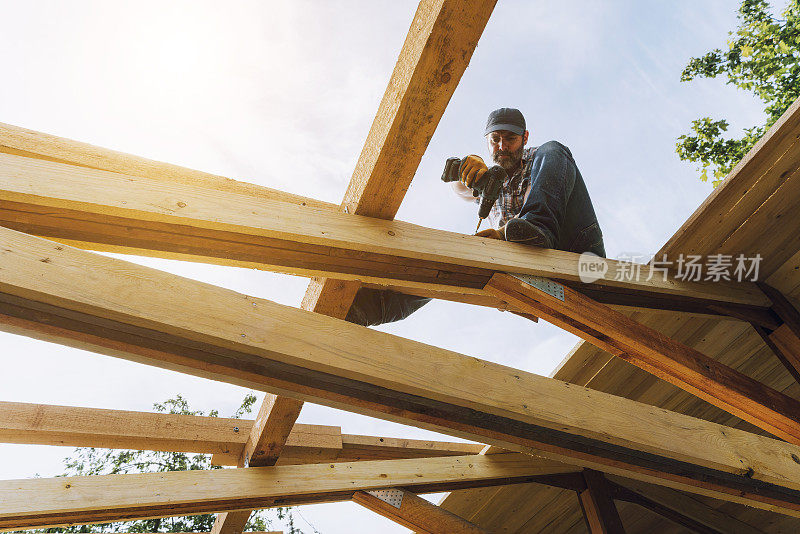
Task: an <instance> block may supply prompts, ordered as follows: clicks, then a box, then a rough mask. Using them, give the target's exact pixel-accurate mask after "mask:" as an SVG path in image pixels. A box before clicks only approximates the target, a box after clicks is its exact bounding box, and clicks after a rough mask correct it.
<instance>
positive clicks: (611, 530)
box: [578, 469, 625, 534]
mask: <svg viewBox="0 0 800 534" xmlns="http://www.w3.org/2000/svg"><path fill="white" fill-rule="evenodd" d="M583 479H584V480H585V481H586V489H585V490H583V491H581V492H579V493H578V501H579V502H580V505H581V509H582V510H583V515H584V517H585V518H586V524H587V525H588V527H589V532H591V533H592V534H625V528H624V527H623V526H622V520H621V519H620V517H619V513H617V507H616V505H615V504H614V499H613V497H612V495H611V488H610V487H609V484H608V482H607V481H606V478H605V476H604V475H603V473H600V472H599V471H593V470H591V469H587V470H585V471H584V472H583Z"/></svg>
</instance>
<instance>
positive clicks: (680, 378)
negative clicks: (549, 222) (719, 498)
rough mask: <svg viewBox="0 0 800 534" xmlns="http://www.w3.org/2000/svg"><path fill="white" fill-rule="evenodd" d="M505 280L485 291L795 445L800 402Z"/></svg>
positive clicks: (611, 319)
mask: <svg viewBox="0 0 800 534" xmlns="http://www.w3.org/2000/svg"><path fill="white" fill-rule="evenodd" d="M532 284H534V282H530V283H529V282H527V281H523V280H521V279H520V278H518V277H516V276H513V275H509V274H496V275H494V276H493V277H492V279H491V280H490V281H489V284H487V286H486V287H487V290H489V291H492V292H493V293H494V294H495V295H496V296H498V297H499V298H502V299H507V300H508V302H510V303H513V304H514V305H515V306H518V307H520V306H528V308H529V311H530V313H534V314H537V315H538V316H540V317H542V318H543V319H545V320H547V321H549V322H552V323H553V324H555V325H557V326H560V327H561V328H563V329H565V330H567V331H569V332H571V333H573V334H575V335H578V336H580V337H582V338H584V339H586V340H587V341H589V342H591V343H593V344H594V345H596V346H598V347H600V348H601V349H603V350H605V351H608V352H610V353H611V354H614V355H615V356H617V357H619V358H622V359H623V360H625V361H627V362H629V363H631V364H633V365H636V366H637V367H639V368H641V369H644V370H645V371H647V372H649V373H652V374H654V375H656V376H658V377H659V378H662V379H663V380H666V381H667V382H670V383H671V384H673V385H675V386H678V387H679V388H681V389H684V390H685V391H688V392H689V393H692V394H694V395H696V396H698V397H699V398H701V399H703V400H706V401H708V402H709V403H711V404H713V405H714V406H717V407H718V408H721V409H723V410H725V411H727V412H729V413H731V414H733V415H736V416H737V417H740V418H742V419H744V420H745V421H748V422H750V423H752V424H754V425H756V426H758V427H760V428H762V429H764V430H766V431H767V432H770V433H772V434H774V435H775V436H777V437H779V438H781V439H785V440H787V441H790V442H791V443H794V444H798V445H800V402H799V401H797V400H796V399H793V398H792V397H789V396H788V395H785V394H783V393H780V392H778V391H775V390H773V389H771V388H769V387H767V386H765V385H763V384H761V383H760V382H758V381H757V380H754V379H752V378H750V377H748V376H746V375H744V374H742V373H740V372H738V371H736V370H735V369H732V368H730V367H728V366H726V365H723V364H721V363H719V362H718V361H716V360H714V359H713V358H709V357H708V356H705V355H704V354H702V353H700V352H698V351H696V350H694V349H692V348H691V347H688V346H686V345H683V344H682V343H679V342H677V341H674V340H672V339H671V338H669V337H667V336H665V335H663V334H661V333H660V332H658V331H656V330H654V329H652V328H649V327H647V326H644V325H643V324H641V323H638V322H636V321H634V320H633V319H631V318H629V317H627V316H625V315H623V314H621V313H619V312H616V311H614V310H612V309H610V308H608V306H605V305H603V304H600V303H598V302H596V301H594V300H593V299H591V298H589V297H587V296H586V295H583V294H581V293H580V292H578V291H575V290H573V289H571V288H568V287H562V288H561V290H560V292H559V294H558V295H553V294H550V293H548V292H547V291H544V290H542V289H540V288H539V287H537V286H536V285H532Z"/></svg>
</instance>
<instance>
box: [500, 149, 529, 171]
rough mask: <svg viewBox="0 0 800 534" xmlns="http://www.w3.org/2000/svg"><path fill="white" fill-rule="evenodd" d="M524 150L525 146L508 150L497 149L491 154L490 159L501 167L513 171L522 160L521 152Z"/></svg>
mask: <svg viewBox="0 0 800 534" xmlns="http://www.w3.org/2000/svg"><path fill="white" fill-rule="evenodd" d="M524 151H525V146H524V145H523V146H521V147H519V150H517V151H515V152H510V151H508V150H498V151H497V152H495V153H494V154H492V160H494V162H495V163H497V164H498V165H500V166H501V167H503V168H504V169H505V170H506V171H508V172H510V171H515V170H517V167H519V164H520V162H521V161H522V153H523V152H524Z"/></svg>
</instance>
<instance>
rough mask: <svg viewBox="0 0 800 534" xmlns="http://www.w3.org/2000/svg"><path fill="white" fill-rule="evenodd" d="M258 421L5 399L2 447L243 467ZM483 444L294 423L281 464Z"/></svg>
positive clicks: (462, 451) (447, 451)
mask: <svg viewBox="0 0 800 534" xmlns="http://www.w3.org/2000/svg"><path fill="white" fill-rule="evenodd" d="M253 423H254V421H253V420H249V419H229V418H225V417H200V416H194V415H177V414H162V413H153V412H135V411H124V410H106V409H99V408H82V407H74V406H54V405H47V404H28V403H21V402H0V443H21V444H30V445H58V446H69V447H95V448H99V449H136V450H154V451H168V452H193V453H200V454H213V455H214V456H213V459H212V463H213V464H214V465H238V462H239V461H240V460H241V459H242V458H243V456H245V454H244V446H245V443H247V442H248V440H249V437H250V435H252V429H253ZM483 447H484V446H483V445H480V444H478V443H453V442H446V441H427V440H415V439H403V438H391V437H382V436H362V435H356V434H342V433H341V429H340V428H339V427H337V426H326V425H307V424H299V423H298V424H295V425H294V426H293V427H292V430H291V432H290V433H289V437H288V439H287V441H286V446H285V447H284V450H283V454H282V455H281V456H280V458H279V463H282V464H301V463H324V462H330V461H333V460H338V461H343V462H350V461H363V460H392V459H404V458H428V457H437V456H463V455H467V454H478V453H479V452H480V451H481V449H483Z"/></svg>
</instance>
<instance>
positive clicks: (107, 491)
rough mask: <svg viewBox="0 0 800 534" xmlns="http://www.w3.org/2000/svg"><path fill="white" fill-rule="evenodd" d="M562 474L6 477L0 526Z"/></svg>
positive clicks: (343, 470) (428, 468)
mask: <svg viewBox="0 0 800 534" xmlns="http://www.w3.org/2000/svg"><path fill="white" fill-rule="evenodd" d="M564 469H565V468H564V466H559V465H557V464H550V465H548V464H547V463H543V462H532V461H531V458H530V457H528V456H527V455H523V454H504V455H493V456H475V455H473V456H456V457H452V458H426V459H422V460H419V459H414V460H377V461H372V462H353V463H338V464H336V463H333V464H320V465H298V466H275V467H251V468H247V469H214V470H210V471H171V472H165V473H146V474H126V475H98V476H82V477H67V478H65V477H59V478H52V479H25V480H9V481H3V482H0V529H4V530H9V529H21V528H32V527H40V526H45V525H53V526H55V525H63V524H68V523H69V524H77V523H104V522H109V521H120V520H129V519H144V518H152V517H166V516H175V515H192V514H201V513H208V512H220V511H227V510H240V509H243V508H253V509H258V508H268V507H273V506H292V505H295V504H303V503H309V502H330V501H341V500H350V499H351V498H352V496H353V493H354V492H355V491H358V490H368V491H369V490H378V489H385V488H391V487H395V486H401V487H407V488H413V489H415V490H419V491H420V492H434V491H447V490H449V489H455V488H469V487H482V486H492V485H503V484H516V483H524V482H526V481H527V480H528V479H529V478H531V477H535V476H536V475H540V474H545V473H552V472H560V471H563V470H564Z"/></svg>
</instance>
